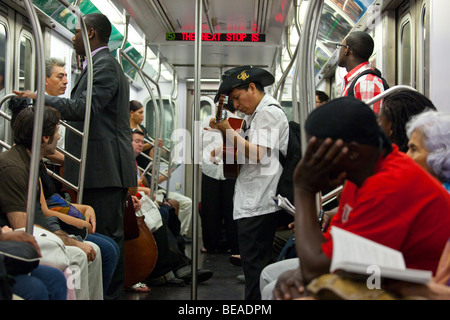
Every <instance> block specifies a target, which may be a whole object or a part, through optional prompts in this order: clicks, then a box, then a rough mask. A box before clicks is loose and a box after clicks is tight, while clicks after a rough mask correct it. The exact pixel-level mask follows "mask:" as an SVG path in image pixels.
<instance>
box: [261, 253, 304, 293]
mask: <svg viewBox="0 0 450 320" xmlns="http://www.w3.org/2000/svg"><path fill="white" fill-rule="evenodd" d="M299 267H300V260H299V259H298V258H291V259H286V260H281V261H278V262H275V263H272V264H269V265H268V266H267V267H265V268H264V269H263V271H262V272H261V275H260V276H259V289H260V290H261V300H273V298H274V297H273V289H274V288H275V285H276V283H277V279H278V277H279V276H280V274H282V273H283V272H285V271H288V270H293V269H295V268H299Z"/></svg>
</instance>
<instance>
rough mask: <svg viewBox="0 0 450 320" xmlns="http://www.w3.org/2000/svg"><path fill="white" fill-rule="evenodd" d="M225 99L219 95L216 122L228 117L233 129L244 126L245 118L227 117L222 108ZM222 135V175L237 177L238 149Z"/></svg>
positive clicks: (240, 128) (239, 128)
mask: <svg viewBox="0 0 450 320" xmlns="http://www.w3.org/2000/svg"><path fill="white" fill-rule="evenodd" d="M224 101H225V95H223V94H222V95H220V98H219V103H218V105H217V112H216V122H220V121H222V120H224V119H228V123H229V124H230V126H231V128H233V130H234V131H239V130H242V129H244V128H245V120H242V119H239V118H232V117H227V116H226V112H224V110H223V103H224ZM222 137H223V175H224V176H225V178H227V179H237V177H238V175H239V164H238V161H237V154H238V149H237V147H236V145H234V144H231V143H230V142H227V141H226V137H225V136H224V135H222Z"/></svg>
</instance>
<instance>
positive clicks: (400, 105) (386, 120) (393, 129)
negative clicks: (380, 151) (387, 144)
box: [379, 90, 436, 152]
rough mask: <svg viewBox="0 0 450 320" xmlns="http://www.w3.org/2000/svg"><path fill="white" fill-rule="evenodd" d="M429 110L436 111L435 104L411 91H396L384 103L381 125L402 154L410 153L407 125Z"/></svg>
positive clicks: (381, 112)
mask: <svg viewBox="0 0 450 320" xmlns="http://www.w3.org/2000/svg"><path fill="white" fill-rule="evenodd" d="M427 110H434V111H436V107H435V106H434V105H433V102H431V101H430V99H428V98H427V97H425V96H424V95H423V94H421V93H420V92H416V91H411V90H400V91H396V92H394V93H392V94H390V95H389V96H387V97H386V98H385V99H384V101H383V106H382V108H381V111H380V117H379V123H380V126H381V128H382V129H383V130H384V132H385V133H386V135H387V136H388V138H389V139H390V140H391V142H392V143H395V144H396V145H397V146H398V148H399V150H400V151H402V152H406V151H408V137H407V136H406V123H407V122H408V121H409V120H410V119H411V117H413V116H414V115H416V114H419V113H422V112H424V111H427Z"/></svg>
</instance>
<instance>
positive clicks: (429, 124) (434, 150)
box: [387, 111, 450, 300]
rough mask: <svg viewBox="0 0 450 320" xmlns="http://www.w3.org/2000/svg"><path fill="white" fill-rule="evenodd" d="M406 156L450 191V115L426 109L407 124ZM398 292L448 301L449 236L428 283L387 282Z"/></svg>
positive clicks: (449, 281) (449, 283)
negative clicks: (434, 273) (432, 276)
mask: <svg viewBox="0 0 450 320" xmlns="http://www.w3.org/2000/svg"><path fill="white" fill-rule="evenodd" d="M406 129H407V135H408V138H409V143H408V148H409V149H408V153H407V154H408V155H409V156H411V158H412V159H413V160H414V161H415V162H416V163H417V164H419V165H420V166H421V167H422V168H423V169H425V170H426V171H427V172H429V173H430V174H431V175H432V176H433V177H435V178H436V179H437V180H438V181H439V182H440V183H442V184H443V185H444V187H445V188H446V189H447V191H448V192H450V114H449V113H445V112H434V111H428V112H423V113H421V114H418V115H416V116H414V117H413V118H412V119H411V120H410V121H409V122H408V123H407V125H406ZM387 289H388V290H390V291H392V292H395V293H396V294H397V295H399V296H402V297H405V296H416V297H424V298H427V299H436V300H443V299H446V300H450V239H449V240H448V241H447V245H446V246H445V250H444V252H443V253H442V256H441V260H440V262H439V266H438V269H437V271H436V275H435V277H434V278H433V279H432V281H430V282H429V283H428V284H425V285H424V284H412V283H405V282H395V283H390V284H389V285H388V287H387Z"/></svg>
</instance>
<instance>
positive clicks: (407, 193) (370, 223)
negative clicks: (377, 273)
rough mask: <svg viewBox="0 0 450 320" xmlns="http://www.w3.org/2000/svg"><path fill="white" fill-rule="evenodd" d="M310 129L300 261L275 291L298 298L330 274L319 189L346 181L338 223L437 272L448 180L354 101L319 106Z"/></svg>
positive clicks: (298, 203) (303, 165)
mask: <svg viewBox="0 0 450 320" xmlns="http://www.w3.org/2000/svg"><path fill="white" fill-rule="evenodd" d="M305 131H306V133H307V138H308V139H309V143H308V147H307V150H306V152H305V154H304V156H303V158H302V161H301V162H300V164H299V165H298V166H297V169H296V171H295V173H294V189H295V207H296V215H295V238H296V246H297V251H298V256H299V259H300V261H301V263H300V268H297V269H295V270H290V271H287V272H285V273H283V274H282V275H280V276H279V278H278V282H277V285H276V287H275V291H274V296H275V297H276V298H295V297H296V294H300V293H301V292H302V291H303V290H304V287H303V284H307V283H308V282H310V281H311V280H312V279H314V278H317V277H318V276H320V275H323V274H326V273H329V269H330V263H331V255H332V238H331V235H330V234H329V232H326V233H325V234H323V233H322V232H321V230H320V228H319V225H318V221H317V208H316V194H317V193H318V192H319V191H321V190H324V189H330V187H335V186H337V185H341V184H343V183H344V181H345V182H346V184H345V187H344V190H343V192H342V195H341V198H340V203H339V210H338V213H337V214H336V215H335V216H334V217H333V219H332V221H331V226H337V227H340V228H342V229H345V230H347V231H350V232H353V233H356V234H358V235H360V236H363V237H365V238H368V239H371V240H373V241H375V242H378V243H381V244H383V245H386V246H389V247H391V248H393V249H396V250H399V251H401V252H402V254H403V255H404V257H405V263H406V266H407V267H409V268H416V269H425V270H431V271H433V272H435V271H436V268H437V265H438V263H439V258H440V256H441V254H442V251H443V249H444V247H445V244H446V243H447V240H448V239H449V237H450V228H449V226H450V195H449V194H448V192H447V191H446V190H445V189H444V188H443V187H442V185H440V184H439V182H438V181H436V179H434V178H433V177H432V176H431V175H429V174H428V173H427V172H425V171H424V170H423V169H422V168H420V167H419V166H418V165H416V164H415V163H414V161H412V160H411V159H409V158H408V157H407V156H406V155H404V154H402V153H401V152H399V150H398V148H397V147H396V146H395V145H391V144H390V142H389V140H388V138H387V137H386V136H385V134H384V133H383V131H382V129H381V128H380V127H379V126H378V124H377V120H376V117H375V114H374V113H373V112H372V111H371V109H370V108H369V107H368V106H367V105H366V104H365V103H363V102H361V101H359V100H357V99H355V98H349V97H344V98H339V99H336V100H333V101H331V102H329V103H327V104H325V105H324V106H322V107H320V108H317V109H315V110H314V111H313V112H312V113H311V114H310V115H309V117H308V119H307V121H306V123H305ZM293 280H297V281H293ZM299 284H301V285H299ZM294 292H295V293H294Z"/></svg>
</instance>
